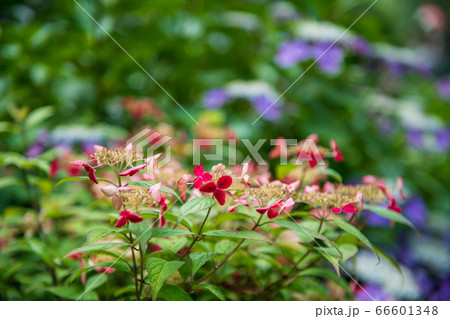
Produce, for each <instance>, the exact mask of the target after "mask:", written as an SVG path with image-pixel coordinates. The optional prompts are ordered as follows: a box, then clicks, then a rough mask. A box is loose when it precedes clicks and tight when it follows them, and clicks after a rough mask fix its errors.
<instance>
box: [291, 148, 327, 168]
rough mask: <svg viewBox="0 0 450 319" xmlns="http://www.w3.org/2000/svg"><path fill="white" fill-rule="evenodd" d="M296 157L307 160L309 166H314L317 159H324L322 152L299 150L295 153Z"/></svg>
mask: <svg viewBox="0 0 450 319" xmlns="http://www.w3.org/2000/svg"><path fill="white" fill-rule="evenodd" d="M297 157H298V158H300V159H301V160H302V161H308V163H309V166H310V167H311V168H314V167H316V166H317V163H318V161H321V160H323V159H324V156H323V154H322V153H320V152H318V153H314V152H312V151H310V150H309V151H299V152H298V153H297Z"/></svg>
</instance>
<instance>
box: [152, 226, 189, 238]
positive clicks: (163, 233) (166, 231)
mask: <svg viewBox="0 0 450 319" xmlns="http://www.w3.org/2000/svg"><path fill="white" fill-rule="evenodd" d="M186 235H193V233H192V232H190V231H187V230H184V229H172V228H169V227H162V228H152V229H151V238H162V237H174V236H186Z"/></svg>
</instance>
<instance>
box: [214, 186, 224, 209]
mask: <svg viewBox="0 0 450 319" xmlns="http://www.w3.org/2000/svg"><path fill="white" fill-rule="evenodd" d="M214 197H215V198H216V199H217V201H218V202H219V204H220V205H222V206H223V204H225V197H226V194H225V192H224V191H223V190H221V189H217V190H216V191H215V192H214Z"/></svg>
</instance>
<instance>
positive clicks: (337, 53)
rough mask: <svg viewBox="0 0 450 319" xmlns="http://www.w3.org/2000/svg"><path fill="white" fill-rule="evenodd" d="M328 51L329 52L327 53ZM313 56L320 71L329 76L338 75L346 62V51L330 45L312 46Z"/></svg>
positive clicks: (318, 44) (322, 43)
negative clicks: (343, 62) (344, 61)
mask: <svg viewBox="0 0 450 319" xmlns="http://www.w3.org/2000/svg"><path fill="white" fill-rule="evenodd" d="M327 50H328V51H327ZM312 55H313V58H314V59H316V60H317V59H319V57H320V59H319V60H318V61H317V65H318V66H319V69H320V70H322V71H323V72H325V73H328V74H336V73H338V72H339V71H340V70H341V67H342V61H343V60H344V50H342V49H341V48H340V47H338V46H336V45H333V46H331V47H330V44H328V43H324V42H321V43H316V44H314V45H313V46H312Z"/></svg>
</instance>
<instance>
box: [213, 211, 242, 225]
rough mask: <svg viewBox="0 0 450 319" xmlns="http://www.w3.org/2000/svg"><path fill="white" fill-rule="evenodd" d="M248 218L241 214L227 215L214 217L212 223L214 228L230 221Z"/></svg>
mask: <svg viewBox="0 0 450 319" xmlns="http://www.w3.org/2000/svg"><path fill="white" fill-rule="evenodd" d="M249 218H250V216H249V215H246V214H241V213H229V214H221V215H219V216H217V217H216V219H215V221H214V226H217V225H220V224H222V223H224V222H227V221H230V220H241V219H249Z"/></svg>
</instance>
